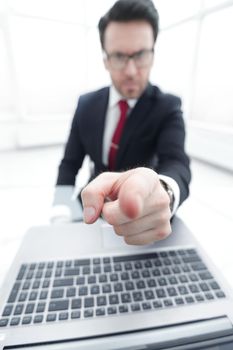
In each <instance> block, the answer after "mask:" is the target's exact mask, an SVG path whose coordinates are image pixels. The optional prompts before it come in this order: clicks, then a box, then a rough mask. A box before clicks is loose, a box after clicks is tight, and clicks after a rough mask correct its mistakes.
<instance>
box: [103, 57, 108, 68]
mask: <svg viewBox="0 0 233 350" xmlns="http://www.w3.org/2000/svg"><path fill="white" fill-rule="evenodd" d="M103 62H104V67H105V69H106V70H107V71H109V62H108V60H107V58H105V57H104V58H103Z"/></svg>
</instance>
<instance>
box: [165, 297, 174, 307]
mask: <svg viewBox="0 0 233 350" xmlns="http://www.w3.org/2000/svg"><path fill="white" fill-rule="evenodd" d="M163 304H164V306H165V307H169V306H173V301H172V299H165V300H163Z"/></svg>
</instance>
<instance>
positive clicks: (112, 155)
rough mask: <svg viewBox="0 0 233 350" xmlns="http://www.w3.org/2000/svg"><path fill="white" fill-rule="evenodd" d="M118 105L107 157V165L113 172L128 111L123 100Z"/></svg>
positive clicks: (126, 104)
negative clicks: (116, 118)
mask: <svg viewBox="0 0 233 350" xmlns="http://www.w3.org/2000/svg"><path fill="white" fill-rule="evenodd" d="M118 105H119V107H120V119H119V122H118V124H117V127H116V130H115V132H114V134H113V137H112V141H111V146H110V150H109V155H108V165H109V169H110V170H111V171H113V170H114V169H115V163H116V155H117V151H118V148H119V143H120V139H121V134H122V131H123V128H124V125H125V122H126V116H127V111H128V103H127V101H125V100H120V101H119V102H118Z"/></svg>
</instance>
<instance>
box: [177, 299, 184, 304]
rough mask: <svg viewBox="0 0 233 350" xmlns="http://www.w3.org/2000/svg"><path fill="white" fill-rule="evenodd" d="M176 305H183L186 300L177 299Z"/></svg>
mask: <svg viewBox="0 0 233 350" xmlns="http://www.w3.org/2000/svg"><path fill="white" fill-rule="evenodd" d="M175 302H176V305H183V304H184V299H183V298H175Z"/></svg>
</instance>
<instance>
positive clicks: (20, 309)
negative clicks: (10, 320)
mask: <svg viewBox="0 0 233 350" xmlns="http://www.w3.org/2000/svg"><path fill="white" fill-rule="evenodd" d="M23 308H24V304H18V305H16V307H15V310H14V315H21V314H22V312H23Z"/></svg>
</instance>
